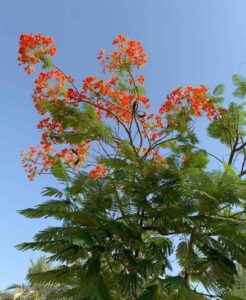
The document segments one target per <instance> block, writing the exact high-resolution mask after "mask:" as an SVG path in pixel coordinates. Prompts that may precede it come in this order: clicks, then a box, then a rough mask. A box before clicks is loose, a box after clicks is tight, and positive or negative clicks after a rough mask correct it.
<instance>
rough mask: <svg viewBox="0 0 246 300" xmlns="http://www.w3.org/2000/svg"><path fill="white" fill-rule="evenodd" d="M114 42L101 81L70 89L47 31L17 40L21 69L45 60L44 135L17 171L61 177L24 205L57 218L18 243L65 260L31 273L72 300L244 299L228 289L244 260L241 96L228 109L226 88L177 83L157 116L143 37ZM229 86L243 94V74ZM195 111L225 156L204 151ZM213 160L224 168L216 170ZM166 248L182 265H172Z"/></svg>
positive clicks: (245, 148)
mask: <svg viewBox="0 0 246 300" xmlns="http://www.w3.org/2000/svg"><path fill="white" fill-rule="evenodd" d="M113 45H114V47H115V50H114V51H113V52H112V53H109V54H105V53H104V50H101V51H100V53H99V56H98V59H99V60H100V61H101V64H102V67H103V75H102V78H98V77H94V76H89V77H87V78H85V79H84V80H83V82H82V86H79V87H77V86H76V85H75V83H74V79H73V78H72V77H71V76H69V75H68V74H66V73H64V72H63V71H62V70H61V69H60V68H59V67H57V66H56V65H55V64H54V63H53V62H52V60H51V56H53V55H55V53H56V46H55V43H54V41H53V40H52V38H50V37H44V36H42V35H40V34H38V35H28V34H22V35H21V37H20V50H19V57H18V60H19V61H20V64H21V65H24V66H25V71H26V72H27V73H28V74H30V73H32V72H33V71H34V66H35V65H36V64H39V63H41V64H42V67H43V70H42V71H41V72H40V73H39V75H38V77H37V79H36V80H35V88H34V92H33V94H32V98H33V101H34V103H35V107H36V108H37V110H38V112H39V113H40V114H41V115H42V116H43V117H44V118H43V119H42V120H41V121H40V122H39V124H38V128H39V129H40V130H41V131H42V138H41V141H40V143H39V145H38V146H37V147H30V149H29V151H28V152H23V153H22V155H23V164H24V168H25V169H26V171H27V173H28V177H29V179H31V180H32V179H33V178H34V176H35V175H37V174H42V173H47V172H51V173H52V174H53V175H54V176H55V177H56V178H57V180H58V181H59V182H60V183H61V184H62V188H61V189H58V188H56V187H46V188H45V189H44V191H43V195H44V196H47V197H48V198H49V200H47V201H46V202H44V203H42V204H40V205H38V206H36V207H35V208H28V209H25V210H22V211H21V214H22V215H24V216H25V217H28V218H47V217H51V218H54V219H56V220H59V221H61V222H60V223H59V224H60V225H57V227H48V228H46V229H45V230H43V231H41V232H39V233H37V234H36V235H35V237H34V241H33V242H30V243H23V244H21V245H19V246H18V248H19V249H22V250H26V249H32V250H41V251H43V252H45V253H47V254H48V255H49V259H50V261H59V262H60V263H61V264H62V265H61V266H60V267H59V268H56V269H54V270H49V271H46V272H39V273H35V274H31V275H30V278H31V280H32V282H35V283H37V284H45V283H48V284H61V285H65V286H66V287H67V289H66V291H64V290H63V291H62V295H63V297H67V298H68V299H88V300H89V299H105V300H109V299H139V300H148V299H153V300H154V299H156V300H157V299H158V300H161V299H170V300H172V299H179V300H180V299H189V300H190V299H208V298H211V297H212V298H213V297H214V298H217V299H239V298H236V297H234V298H233V297H232V296H228V295H227V293H229V290H230V288H231V287H232V286H233V284H234V275H235V274H236V273H237V268H236V265H237V264H240V265H241V266H242V267H246V255H245V251H246V231H245V230H246V224H245V199H246V182H245V179H243V176H244V175H245V174H246V167H245V162H246V141H245V110H244V104H245V103H244V102H243V100H242V101H238V102H231V103H230V104H229V106H228V108H227V109H225V108H224V107H223V106H222V104H223V100H224V99H223V97H222V96H221V95H222V94H223V91H224V86H223V85H218V86H217V87H216V88H215V89H214V91H213V92H209V89H208V88H207V87H205V86H204V85H203V84H201V85H200V86H199V87H192V86H186V87H179V88H177V89H175V90H173V91H172V92H171V93H170V94H169V95H168V96H167V98H166V100H165V101H164V102H163V103H162V104H161V106H160V108H159V110H158V112H157V113H156V114H154V113H152V111H151V107H150V101H149V99H148V98H147V97H146V94H145V91H144V76H143V74H142V73H141V72H140V68H141V67H142V66H143V65H144V64H145V63H146V62H147V55H146V53H145V52H144V50H143V47H142V44H141V43H140V42H138V41H135V40H130V39H128V38H126V37H124V36H122V35H119V36H118V37H117V38H116V39H115V40H114V41H113ZM233 81H234V83H235V86H236V89H235V93H234V96H236V97H238V98H241V99H243V98H244V96H245V95H246V80H245V79H244V78H242V77H241V76H238V75H235V76H233ZM202 116H204V117H205V118H206V119H207V123H208V134H209V136H211V137H212V138H215V139H218V140H219V141H220V142H221V143H222V144H223V145H224V146H225V147H226V149H228V160H227V161H225V160H224V159H223V158H221V157H217V156H216V153H208V152H207V151H206V149H201V148H200V147H199V141H198V139H197V137H196V134H195V126H194V121H195V120H196V119H197V118H199V117H202ZM210 160H216V161H218V162H219V164H220V165H221V166H220V167H219V168H217V169H215V170H211V168H208V167H207V165H208V163H209V162H210ZM235 163H236V167H235V166H234V165H235ZM171 255H172V258H173V257H175V259H176V260H177V262H178V264H179V266H180V269H179V270H177V268H175V269H174V270H173V272H171V270H172V265H173V264H172V262H170V256H171ZM168 274H169V275H168ZM170 274H171V275H170ZM198 284H200V285H202V286H203V287H204V289H205V290H206V292H204V293H203V292H201V290H199V289H197V288H196V287H197V285H198ZM204 289H203V290H204Z"/></svg>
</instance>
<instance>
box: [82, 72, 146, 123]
mask: <svg viewBox="0 0 246 300" xmlns="http://www.w3.org/2000/svg"><path fill="white" fill-rule="evenodd" d="M118 81H119V78H118V77H112V78H110V79H109V80H108V81H107V82H105V81H104V80H103V79H99V80H96V77H94V76H89V77H87V78H85V79H84V80H83V93H81V94H83V97H84V98H87V99H94V101H91V103H92V104H94V106H95V108H96V111H97V113H98V115H99V117H100V118H101V117H102V116H103V112H105V113H104V116H105V117H107V118H112V117H113V116H117V118H118V120H120V121H121V122H123V123H126V124H129V123H130V122H131V120H132V118H133V113H132V106H133V103H134V102H135V101H137V102H138V103H139V104H142V105H144V106H145V108H147V109H148V108H149V107H150V105H149V99H148V98H147V97H145V96H143V95H138V96H137V95H135V94H133V93H129V91H121V90H120V89H119V86H118Z"/></svg>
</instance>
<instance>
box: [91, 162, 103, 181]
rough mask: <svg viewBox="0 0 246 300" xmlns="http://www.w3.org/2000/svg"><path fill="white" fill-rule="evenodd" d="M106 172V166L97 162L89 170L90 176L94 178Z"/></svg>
mask: <svg viewBox="0 0 246 300" xmlns="http://www.w3.org/2000/svg"><path fill="white" fill-rule="evenodd" d="M106 173H107V168H106V167H105V166H104V165H102V164H98V165H97V166H96V167H95V168H93V169H92V170H91V171H90V176H91V177H92V178H94V179H98V178H100V177H102V176H104V175H106Z"/></svg>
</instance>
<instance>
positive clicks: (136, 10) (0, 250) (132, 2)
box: [0, 0, 246, 288]
mask: <svg viewBox="0 0 246 300" xmlns="http://www.w3.org/2000/svg"><path fill="white" fill-rule="evenodd" d="M245 15H246V1H245V0H216V1H215V0H185V1H184V0H169V1H168V0H103V1H101V0H97V1H96V0H90V1H85V0H84V1H82V0H69V1H68V0H67V1H63V0H59V1H58V0H52V1H47V0H42V1H34V0H23V1H20V0H8V1H1V2H0V45H1V46H0V113H1V115H0V130H1V131H0V145H1V146H0V170H1V180H0V201H1V204H0V205H1V206H0V207H1V210H0V223H1V226H0V241H1V242H0V288H4V287H6V286H8V285H10V284H11V283H14V282H18V283H20V282H23V281H24V277H25V274H26V270H27V268H28V265H29V259H30V258H35V257H37V254H34V253H32V252H20V251H17V250H16V249H15V248H14V245H16V244H18V243H21V242H24V241H30V240H31V239H32V236H33V235H34V233H36V232H37V230H41V229H44V228H45V226H47V224H52V222H51V221H48V220H45V221H41V220H26V219H24V218H23V217H21V216H19V215H18V214H17V212H16V211H17V210H19V209H23V208H27V207H32V206H34V205H35V204H37V203H40V202H42V200H43V199H42V197H41V195H40V192H41V190H42V187H43V186H45V185H49V184H51V185H52V184H53V183H54V181H53V179H52V178H50V177H48V176H43V177H40V178H38V179H37V180H36V181H34V182H32V183H30V182H28V181H27V179H26V176H25V174H24V171H23V170H22V167H21V165H20V156H19V152H20V150H21V149H24V148H26V147H27V146H28V145H32V144H35V143H37V142H38V139H39V134H38V132H37V130H36V125H35V124H36V122H37V119H38V116H37V113H36V112H35V110H34V108H33V104H32V101H31V96H30V95H31V92H32V88H33V80H34V76H35V75H34V76H30V77H28V76H26V75H25V74H24V72H23V71H22V69H21V68H19V67H18V65H17V60H16V57H17V51H18V39H19V35H20V34H21V33H23V32H27V33H42V34H44V35H51V36H52V37H53V38H54V39H55V41H56V44H57V48H58V54H57V56H56V58H55V60H56V64H57V65H60V66H61V67H62V68H63V69H64V70H65V71H66V72H68V73H70V74H72V75H73V76H75V78H76V79H77V80H78V81H77V82H78V83H79V84H80V82H81V80H82V78H84V77H85V76H87V75H94V74H98V73H99V71H100V68H99V64H98V62H97V60H96V56H97V53H98V50H99V49H100V48H102V47H104V48H107V47H108V48H110V45H111V41H112V40H113V38H115V37H116V36H117V35H118V34H120V33H122V34H124V35H126V36H128V37H130V38H134V39H137V40H141V41H142V42H143V44H144V47H145V49H146V51H147V52H148V65H147V66H146V67H145V68H144V69H143V71H144V73H145V76H146V88H147V92H148V96H149V97H150V98H151V101H152V103H155V104H154V106H157V105H158V104H160V103H161V102H163V100H164V97H165V95H166V94H167V93H168V92H169V91H171V90H172V89H173V88H175V87H177V86H180V85H197V84H199V83H200V82H203V83H204V84H206V85H207V86H209V87H214V86H215V85H216V84H218V83H225V84H226V85H227V87H228V89H227V95H228V99H229V100H231V98H229V97H230V93H231V91H232V85H231V81H230V78H231V75H232V74H234V73H241V74H245V73H246V65H242V66H240V64H241V63H242V62H245V61H246V19H245ZM200 134H201V138H202V137H204V131H203V130H202V128H201V133H200ZM209 143H210V142H209V140H208V139H204V140H203V145H207V146H209V147H210V149H211V148H215V147H217V146H216V144H214V143H211V144H209ZM217 150H218V149H217Z"/></svg>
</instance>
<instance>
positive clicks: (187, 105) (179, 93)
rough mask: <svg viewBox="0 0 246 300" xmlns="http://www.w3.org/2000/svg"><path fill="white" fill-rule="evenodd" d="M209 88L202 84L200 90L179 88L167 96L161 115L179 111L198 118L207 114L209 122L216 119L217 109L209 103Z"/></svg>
mask: <svg viewBox="0 0 246 300" xmlns="http://www.w3.org/2000/svg"><path fill="white" fill-rule="evenodd" d="M208 90H209V89H208V88H207V87H205V86H204V85H203V84H200V86H199V87H198V88H194V87H192V86H187V87H185V88H183V87H179V88H177V89H175V90H174V91H172V93H171V94H169V95H168V96H167V100H166V102H165V103H164V104H163V105H162V106H161V107H160V109H159V113H160V114H164V113H169V112H171V111H177V110H184V109H185V110H187V111H189V112H190V113H191V114H193V115H195V116H196V117H200V116H201V115H202V113H206V114H207V117H208V119H209V120H212V119H213V118H214V117H215V114H216V109H215V106H214V104H213V103H209V97H208V95H207V92H208Z"/></svg>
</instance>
